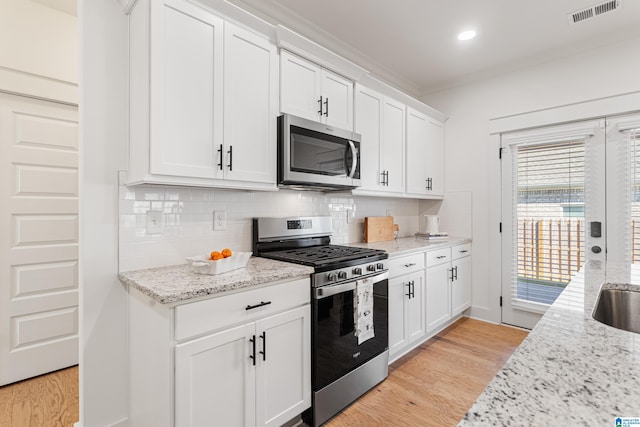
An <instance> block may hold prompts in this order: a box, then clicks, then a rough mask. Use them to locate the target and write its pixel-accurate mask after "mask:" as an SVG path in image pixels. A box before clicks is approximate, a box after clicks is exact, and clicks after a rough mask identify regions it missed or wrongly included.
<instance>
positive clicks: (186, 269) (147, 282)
mask: <svg viewBox="0 0 640 427" xmlns="http://www.w3.org/2000/svg"><path fill="white" fill-rule="evenodd" d="M311 273H313V268H312V267H306V266H303V265H297V264H291V263H287V262H281V261H275V260H271V259H267V258H259V257H251V258H250V259H249V262H248V263H247V266H246V267H245V268H240V269H238V270H233V271H229V272H227V273H224V274H219V275H216V276H211V275H206V274H198V273H194V272H193V270H192V269H191V267H190V266H189V265H188V264H181V265H174V266H169V267H158V268H149V269H146V270H135V271H127V272H124V273H120V275H119V277H120V280H121V281H122V282H123V283H124V284H126V285H129V286H133V287H134V288H136V289H138V290H139V291H140V292H142V293H143V294H145V295H147V296H148V297H150V298H151V299H153V300H154V301H157V302H159V303H161V304H171V303H179V302H185V301H186V300H189V299H192V298H197V297H202V296H207V295H210V296H215V295H216V294H220V293H223V292H230V291H235V290H239V289H243V288H249V287H252V286H258V285H261V284H265V283H269V282H277V281H280V280H286V279H293V278H296V277H304V276H309V275H310V274H311Z"/></svg>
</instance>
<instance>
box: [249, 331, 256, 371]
mask: <svg viewBox="0 0 640 427" xmlns="http://www.w3.org/2000/svg"><path fill="white" fill-rule="evenodd" d="M249 342H250V343H251V355H250V356H249V359H251V360H252V361H253V366H256V336H255V335H254V336H252V337H251V338H249Z"/></svg>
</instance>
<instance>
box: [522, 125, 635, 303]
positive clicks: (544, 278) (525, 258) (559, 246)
mask: <svg viewBox="0 0 640 427" xmlns="http://www.w3.org/2000/svg"><path fill="white" fill-rule="evenodd" d="M511 152H512V162H513V164H512V168H513V169H512V171H513V174H512V179H513V183H512V190H513V199H512V200H513V204H512V208H513V220H514V222H513V224H514V230H513V231H514V233H513V245H514V247H513V251H512V254H513V260H512V262H513V264H512V265H513V268H512V271H513V281H512V286H511V290H512V295H511V297H512V301H528V302H535V303H542V304H551V303H553V301H555V299H556V297H557V296H558V295H559V294H560V292H562V290H563V289H564V287H565V286H566V284H567V283H568V282H569V281H570V279H571V277H572V276H573V275H574V274H575V273H576V272H578V271H579V270H580V268H581V267H582V264H583V263H584V260H585V245H584V242H585V221H584V212H585V138H584V137H583V138H575V139H571V140H567V138H564V139H562V140H560V141H558V140H556V141H553V140H552V139H547V141H545V142H541V143H531V142H529V143H526V144H513V145H512V150H511ZM638 226H639V227H640V222H639V223H638ZM638 243H639V248H640V242H638ZM639 255H640V253H639Z"/></svg>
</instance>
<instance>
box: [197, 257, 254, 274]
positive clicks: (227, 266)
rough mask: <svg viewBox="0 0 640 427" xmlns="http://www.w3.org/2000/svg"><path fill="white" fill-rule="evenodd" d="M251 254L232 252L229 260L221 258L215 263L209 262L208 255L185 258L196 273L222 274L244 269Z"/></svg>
mask: <svg viewBox="0 0 640 427" xmlns="http://www.w3.org/2000/svg"><path fill="white" fill-rule="evenodd" d="M251 254H252V252H234V253H233V255H231V256H230V257H229V258H222V259H219V260H216V261H212V260H210V259H209V255H198V256H194V257H189V258H187V262H188V263H189V265H191V268H192V269H193V271H194V272H196V273H199V274H222V273H226V272H228V271H232V270H237V269H239V268H244V267H246V265H247V262H249V258H251Z"/></svg>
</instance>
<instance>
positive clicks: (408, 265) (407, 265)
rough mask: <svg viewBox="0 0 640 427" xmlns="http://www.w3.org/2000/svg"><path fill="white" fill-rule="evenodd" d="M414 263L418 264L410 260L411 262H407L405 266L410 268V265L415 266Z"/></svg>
mask: <svg viewBox="0 0 640 427" xmlns="http://www.w3.org/2000/svg"><path fill="white" fill-rule="evenodd" d="M414 265H416V263H415V262H410V263H409V264H405V265H404V266H405V267H407V268H409V267H413V266H414Z"/></svg>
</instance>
